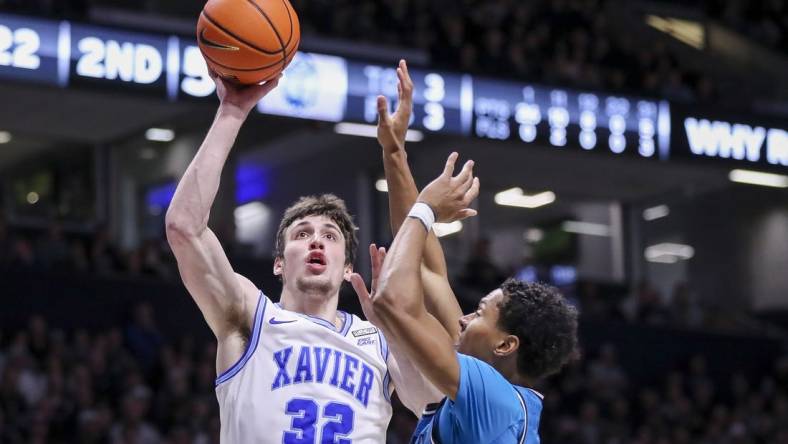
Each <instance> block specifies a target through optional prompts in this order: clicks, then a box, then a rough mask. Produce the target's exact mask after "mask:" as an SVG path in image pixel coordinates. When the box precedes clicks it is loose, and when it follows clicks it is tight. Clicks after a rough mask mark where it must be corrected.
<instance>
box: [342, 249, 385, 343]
mask: <svg viewBox="0 0 788 444" xmlns="http://www.w3.org/2000/svg"><path fill="white" fill-rule="evenodd" d="M369 258H370V259H371V262H372V282H371V283H370V289H369V291H367V286H366V284H364V278H362V277H361V275H360V274H358V273H353V274H352V275H350V283H351V284H352V285H353V290H355V291H356V295H357V296H358V301H359V302H360V303H361V309H362V310H363V311H364V316H365V317H366V318H367V321H369V322H371V323H372V324H374V325H376V326H378V327H380V324H379V321H378V318H377V317H376V316H375V310H374V309H373V308H372V298H374V297H375V289H377V287H378V277H380V269H381V268H382V267H383V260H384V259H386V249H385V248H384V247H380V248H378V247H377V246H376V245H375V244H371V245H370V246H369Z"/></svg>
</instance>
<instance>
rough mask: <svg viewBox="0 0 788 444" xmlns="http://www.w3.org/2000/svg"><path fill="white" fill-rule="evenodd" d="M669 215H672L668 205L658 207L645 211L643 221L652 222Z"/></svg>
mask: <svg viewBox="0 0 788 444" xmlns="http://www.w3.org/2000/svg"><path fill="white" fill-rule="evenodd" d="M668 214H670V208H669V207H668V206H667V205H657V206H656V207H651V208H646V209H645V210H643V219H645V220H647V221H652V220H657V219H660V218H663V217H666V216H667V215H668Z"/></svg>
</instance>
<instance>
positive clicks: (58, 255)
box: [0, 217, 177, 279]
mask: <svg viewBox="0 0 788 444" xmlns="http://www.w3.org/2000/svg"><path fill="white" fill-rule="evenodd" d="M3 269H6V270H41V271H55V272H59V273H91V274H92V275H94V276H117V275H123V276H131V277H134V276H138V277H139V276H142V277H152V278H162V279H170V278H174V277H175V276H177V273H176V269H175V263H174V259H173V258H172V254H171V252H170V250H169V246H168V245H167V244H166V242H165V241H164V239H147V240H144V241H143V242H141V243H140V245H139V246H138V247H136V248H131V249H127V250H124V249H121V248H119V247H118V246H117V245H116V244H115V243H114V242H113V240H112V239H111V236H110V233H109V230H108V229H107V227H106V226H103V225H102V226H99V227H97V228H96V229H95V230H93V231H92V232H90V233H86V234H83V235H73V234H69V235H66V234H65V233H64V230H63V227H62V226H61V225H60V224H58V223H51V224H50V225H49V227H48V228H47V229H46V230H42V231H38V230H13V229H10V228H9V227H8V226H7V225H6V224H5V222H4V221H3V219H2V217H0V270H3Z"/></svg>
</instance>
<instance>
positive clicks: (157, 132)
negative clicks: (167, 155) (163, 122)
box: [145, 128, 175, 142]
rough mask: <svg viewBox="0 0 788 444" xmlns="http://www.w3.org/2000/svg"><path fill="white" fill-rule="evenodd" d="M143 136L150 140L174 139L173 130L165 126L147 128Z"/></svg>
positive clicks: (169, 140)
mask: <svg viewBox="0 0 788 444" xmlns="http://www.w3.org/2000/svg"><path fill="white" fill-rule="evenodd" d="M145 138H146V139H148V140H150V141H151V142H172V141H173V139H175V131H173V130H171V129H166V128H148V130H147V131H145Z"/></svg>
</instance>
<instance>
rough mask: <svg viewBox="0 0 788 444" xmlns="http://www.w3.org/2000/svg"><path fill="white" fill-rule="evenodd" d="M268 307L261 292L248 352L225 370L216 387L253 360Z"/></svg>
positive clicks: (255, 311) (266, 299)
mask: <svg viewBox="0 0 788 444" xmlns="http://www.w3.org/2000/svg"><path fill="white" fill-rule="evenodd" d="M261 302H262V305H263V306H262V308H261V307H260V303H261ZM267 305H268V298H267V297H265V295H264V294H263V292H262V291H260V296H259V297H258V299H257V308H255V310H254V323H253V324H252V335H251V337H250V338H249V342H248V343H247V344H246V350H245V351H244V354H243V355H241V358H240V359H239V360H238V362H236V363H235V364H233V365H232V366H231V367H230V368H228V369H227V370H225V371H224V372H223V373H222V374H221V375H219V376H218V377H217V378H216V385H217V386H218V385H219V384H222V383H224V382H227V381H229V380H230V379H232V377H233V376H235V375H237V374H238V372H240V371H241V369H243V368H244V366H245V365H246V363H247V362H248V361H249V359H251V357H252V355H254V352H255V351H256V350H257V344H258V343H259V342H260V332H261V330H262V329H263V325H262V324H263V315H264V314H265V308H266V306H267Z"/></svg>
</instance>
